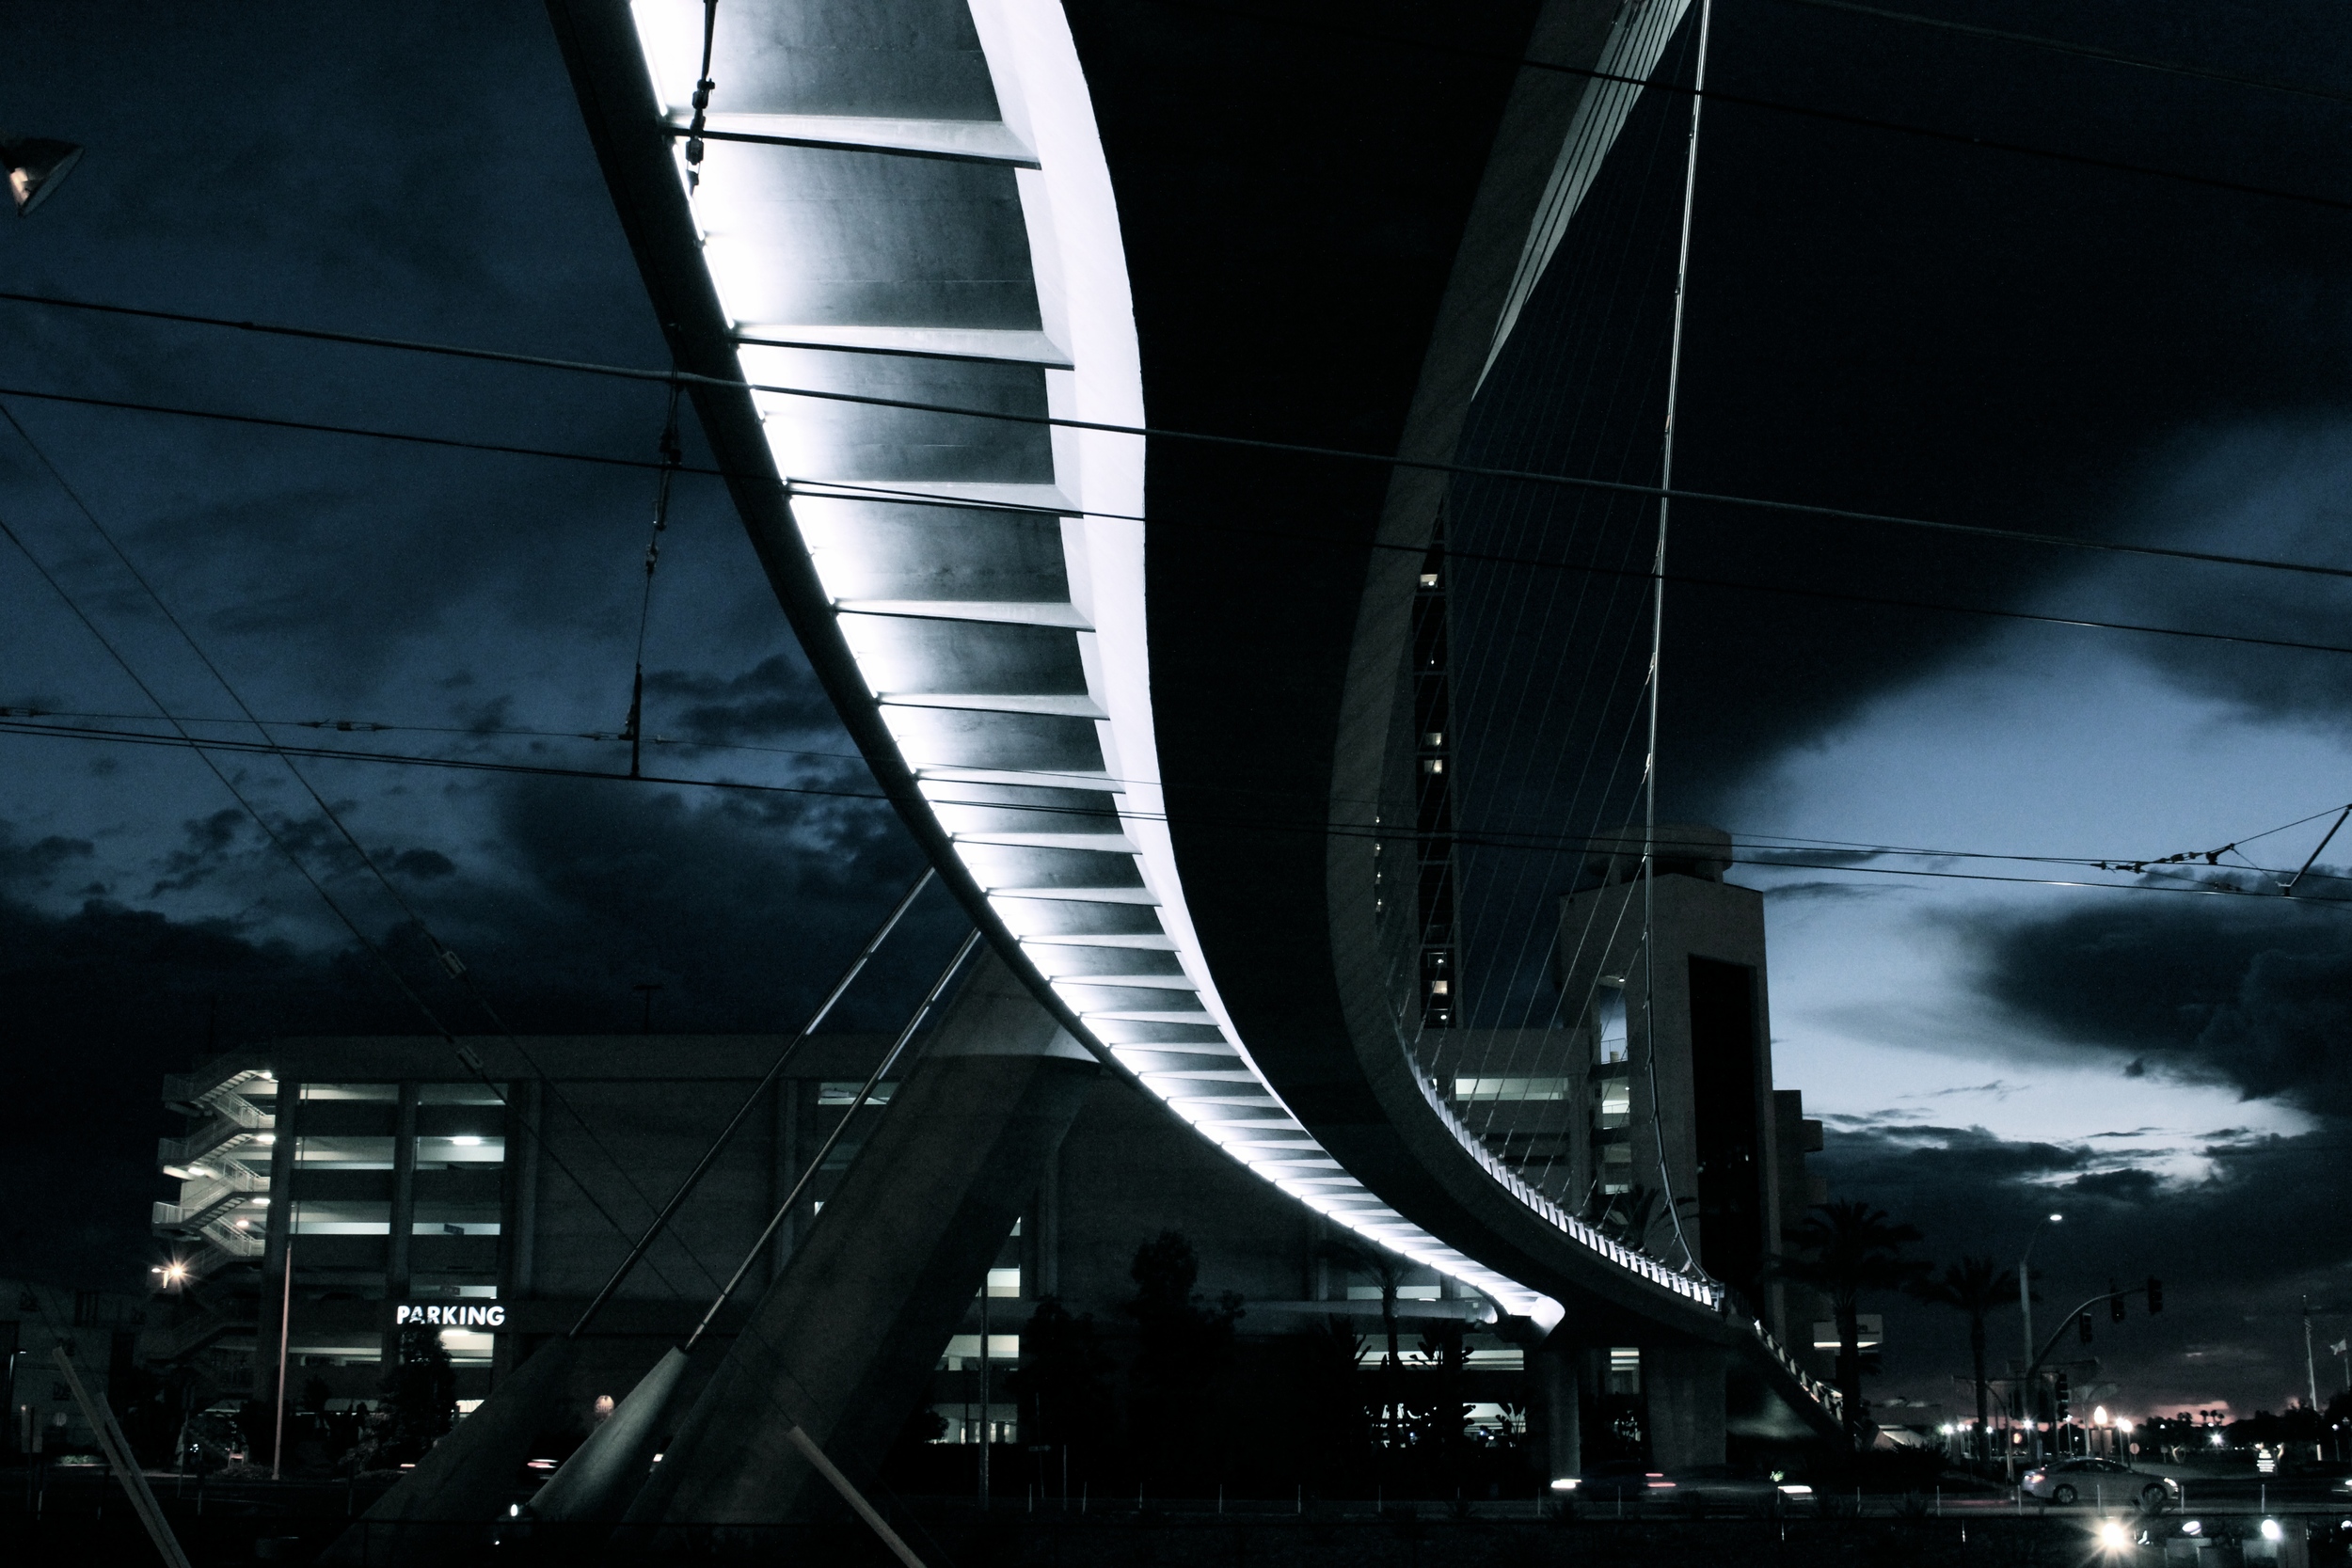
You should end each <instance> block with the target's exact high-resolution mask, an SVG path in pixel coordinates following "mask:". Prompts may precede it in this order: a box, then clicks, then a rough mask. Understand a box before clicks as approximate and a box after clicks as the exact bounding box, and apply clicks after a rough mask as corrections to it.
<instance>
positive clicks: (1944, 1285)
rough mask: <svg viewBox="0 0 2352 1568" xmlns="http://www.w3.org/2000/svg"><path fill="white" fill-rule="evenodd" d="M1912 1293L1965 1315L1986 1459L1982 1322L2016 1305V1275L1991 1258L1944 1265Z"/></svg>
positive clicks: (1986, 1403)
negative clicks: (1973, 1362) (1989, 1316)
mask: <svg viewBox="0 0 2352 1568" xmlns="http://www.w3.org/2000/svg"><path fill="white" fill-rule="evenodd" d="M1911 1293H1912V1294H1913V1295H1915V1296H1917V1297H1918V1298H1919V1299H1920V1300H1921V1301H1926V1302H1933V1303H1934V1304H1935V1305H1936V1306H1938V1307H1951V1308H1952V1309H1953V1310H1955V1311H1960V1312H1965V1313H1967V1314H1968V1354H1970V1356H1972V1357H1973V1358H1974V1360H1975V1363H1976V1372H1977V1457H1978V1458H1979V1459H1984V1458H1988V1457H1990V1454H1991V1449H1988V1448H1987V1447H1986V1445H1987V1444H1988V1443H1989V1442H1990V1441H1991V1440H1992V1439H1991V1433H1992V1425H1991V1418H1990V1415H1989V1410H1990V1402H1989V1401H1988V1399H1987V1397H1986V1384H1985V1378H1984V1319H1985V1314H1986V1313H1988V1312H1991V1311H1993V1310H1994V1309H1995V1308H1997V1307H2009V1306H2012V1305H2014V1304H2015V1302H2016V1300H2017V1271H2016V1270H2015V1269H2005V1268H2002V1267H2001V1266H2000V1265H1999V1264H1997V1263H1995V1262H1994V1260H1993V1259H1990V1258H1963V1259H1961V1260H1960V1261H1959V1262H1957V1263H1947V1264H1946V1265H1944V1272H1943V1273H1941V1274H1932V1275H1922V1276H1920V1277H1919V1278H1917V1279H1915V1280H1913V1281H1912V1282H1911Z"/></svg>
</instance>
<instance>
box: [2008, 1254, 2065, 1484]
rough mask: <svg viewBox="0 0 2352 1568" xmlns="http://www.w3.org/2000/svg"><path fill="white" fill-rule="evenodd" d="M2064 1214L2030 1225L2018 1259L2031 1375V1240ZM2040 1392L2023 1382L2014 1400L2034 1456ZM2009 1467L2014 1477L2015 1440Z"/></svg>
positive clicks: (2019, 1298) (2039, 1434) (2029, 1374)
mask: <svg viewBox="0 0 2352 1568" xmlns="http://www.w3.org/2000/svg"><path fill="white" fill-rule="evenodd" d="M2065 1218H2066V1216H2065V1215H2064V1214H2045V1215H2044V1216H2042V1220H2041V1222H2040V1223H2039V1224H2037V1225H2036V1226H2035V1227H2033V1234H2032V1235H2030V1236H2028V1237H2026V1250H2025V1251H2024V1252H2023V1253H2021V1254H2020V1255H2019V1256H2018V1259H2017V1310H2018V1312H2019V1313H2020V1314H2021V1315H2022V1316H2023V1317H2024V1318H2025V1321H2026V1372H2025V1375H2026V1377H2027V1378H2031V1377H2032V1376H2033V1272H2032V1270H2031V1269H2030V1268H2029V1267H2028V1265H2029V1264H2030V1263H2031V1262H2032V1261H2033V1249H2034V1243H2037V1242H2039V1241H2041V1240H2042V1230H2043V1229H2044V1228H2045V1227H2049V1226H2052V1225H2056V1224H2058V1223H2059V1222H2061V1221H2063V1220H2064V1219H2065ZM2039 1392H2040V1390H2039V1389H2029V1388H2026V1387H2025V1386H2023V1385H2022V1384H2021V1385H2020V1386H2019V1388H2018V1390H2017V1402H2018V1404H2019V1405H2020V1406H2022V1407H2023V1409H2024V1411H2025V1415H2026V1431H2027V1432H2029V1433H2032V1435H2031V1436H2029V1437H2027V1438H2026V1442H2027V1443H2028V1444H2029V1445H2030V1446H2031V1447H2032V1449H2033V1457H2035V1458H2036V1459H2039V1458H2041V1457H2042V1429H2041V1411H2042V1401H2041V1400H2040V1399H2038V1398H2036V1397H2035V1396H2036V1395H2037V1394H2038V1393H2039ZM2009 1468H2010V1475H2011V1476H2012V1477H2014V1476H2015V1475H2016V1473H2017V1445H2016V1444H2014V1443H2011V1444H2010V1446H2009Z"/></svg>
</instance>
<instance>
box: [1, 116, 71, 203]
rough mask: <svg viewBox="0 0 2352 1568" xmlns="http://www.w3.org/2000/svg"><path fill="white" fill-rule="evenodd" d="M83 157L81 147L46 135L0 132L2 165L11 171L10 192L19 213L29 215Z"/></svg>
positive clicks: (9, 177)
mask: <svg viewBox="0 0 2352 1568" xmlns="http://www.w3.org/2000/svg"><path fill="white" fill-rule="evenodd" d="M81 161H82V149H81V148H80V147H78V146H76V145H75V144H74V143H72V142H70V141H55V140H52V139H51V138H49V137H47V136H0V168H6V169H7V170H8V194H9V195H10V196H12V197H14V198H16V215H17V216H18V217H30V216H31V215H32V212H33V209H34V208H36V207H38V206H40V204H41V202H42V201H43V200H44V199H46V198H47V197H48V195H49V193H50V192H51V191H52V190H54V189H55V188H56V184H57V182H58V181H60V180H63V179H64V178H65V177H66V176H67V175H68V174H70V173H71V172H72V169H73V166H74V165H75V164H78V163H80V162H81Z"/></svg>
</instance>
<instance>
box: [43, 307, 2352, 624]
mask: <svg viewBox="0 0 2352 1568" xmlns="http://www.w3.org/2000/svg"><path fill="white" fill-rule="evenodd" d="M0 300H9V301H13V302H16V303H19V304H30V305H41V306H50V307H56V308H59V309H96V310H106V311H113V312H120V313H128V314H135V315H147V316H157V317H161V318H163V319H167V320H171V321H177V322H183V323H187V324H191V325H206V326H218V327H227V328H233V329H237V330H247V331H256V332H266V333H270V334H273V335H276V336H280V337H290V338H316V339H319V340H321V341H328V342H340V343H347V344H356V345H358V346H365V347H373V348H384V349H392V350H399V351H404V352H410V353H419V354H429V355H440V356H451V357H456V358H462V359H477V360H487V361H492V362H497V363H502V364H512V365H518V366H524V367H529V368H536V369H544V370H556V371H567V372H579V373H583V374H594V375H605V376H612V377H618V378H621V379H626V380H631V381H640V382H659V383H664V384H679V385H687V386H695V385H702V386H710V387H715V388H722V389H729V390H740V391H755V392H769V393H773V394H776V395H779V396H787V397H806V398H814V399H819V400H823V401H828V402H840V403H851V404H863V405H868V406H873V407H881V408H898V409H905V410H909V411H912V412H917V413H934V414H946V415H953V416H959V417H963V418H970V419H984V420H999V421H1006V422H1011V423H1021V424H1040V425H1047V426H1052V427H1054V428H1059V429H1074V430H1086V431H1092V432H1096V433H1101V434H1108V435H1120V436H1156V437H1160V438H1163V439H1168V440H1185V441H1200V442H1206V443H1211V444H1216V445H1232V446H1242V447H1247V448H1249V449H1252V450H1257V451H1285V452H1291V453H1294V454H1295V455H1300V456H1311V457H1318V458H1329V459H1335V460H1342V461H1349V462H1361V463H1374V464H1383V465H1388V466H1391V467H1410V468H1416V469H1422V470H1426V471H1431V472H1439V473H1449V474H1455V475H1470V476H1474V477H1480V478H1490V479H1506V480H1513V481H1517V482H1519V483H1534V484H1556V485H1564V486H1568V487H1571V488H1582V489H1594V490H1610V491H1616V492H1619V493H1622V494H1626V495H1632V496H1640V497H1643V498H1645V499H1673V500H1679V501H1688V502H1692V503H1703V504H1712V505H1722V506H1738V507H1747V508H1752V509H1756V510H1762V511H1767V512H1778V513H1787V514H1793V515H1805V516H1818V517H1822V518H1826V519H1830V520H1833V521H1839V522H1851V523H1867V524H1873V525H1878V526H1891V527H1901V528H1917V529H1928V530H1931V531H1937V532H1945V533H1958V534H1966V535H1970V536H1974V537H1980V538H1990V539H1999V540H2004V541H2009V542H2012V543H2027V544H2035V545H2044V546H2052V547H2056V548H2064V549H2083V550H2095V551H2105V552H2109V553H2115V554H2123V555H2140V556H2150V557H2154V558H2158V559H2166V560H2179V561H2194V562H2205V563H2207V564H2213V565H2224V566H2244V567H2249V568H2256V569H2261V570H2268V571H2286V572H2300V573H2306V574H2311V575H2315V576H2321V577H2335V578H2352V566H2328V565H2324V564H2320V563H2316V562H2289V561H2278V560H2272V559H2266V558H2263V557H2256V556H2238V555H2230V554H2225V553H2221V552H2217V551H2209V550H2189V549H2179V548H2173V547H2170V546H2158V545H2134V544H2124V543H2121V542H2118V541H2112V540H2098V539H2083V538H2076V537H2070V536H2068V535H2066V534H2055V533H2037V532H2028V531H2022V530H2015V529H2001V528H1993V527H1989V526H1985V525H1981V524H1968V523H1952V522H1944V521H1938V520H1935V519H1931V518H1924V517H1907V516H1903V515H1899V514H1893V513H1879V512H1866V511H1859V510H1855V509H1853V508H1848V507H1832V506H1820V505H1815V504H1813V503H1810V502H1804V501H1788V500H1776V499H1770V498H1765V497H1756V496H1740V495H1733V494H1727V493H1714V492H1706V491H1677V490H1668V489H1665V488H1663V487H1661V486H1659V485H1653V484H1641V483H1632V482H1628V481H1612V480H1602V479H1588V478H1584V477H1581V476H1578V475H1573V474H1547V473H1540V472H1531V471H1527V470H1522V469H1510V468H1496V467H1477V466H1474V465H1467V464H1458V463H1453V464H1449V463H1437V462H1431V461H1426V460H1422V459H1415V458H1404V457H1397V456H1393V455H1383V454H1381V453H1378V452H1366V451H1351V450H1349V449H1346V448H1335V447H1319V446H1313V445H1309V444H1305V443H1299V442H1290V441H1274V440H1262V439H1258V438H1255V437H1250V436H1226V435H1217V434H1214V433H1208V432H1200V431H1185V430H1175V429H1168V428H1164V427H1161V426H1153V425H1120V424H1108V423H1104V422H1100V421H1089V420H1071V419H1067V418H1063V417H1060V416H1057V415H1049V414H1021V413H1011V412H1007V411H1004V410H998V409H987V408H973V407H968V406H961V405H955V404H930V403H918V402H914V401H913V400H910V399H904V398H888V397H882V396H877V395H871V394H866V393H853V392H836V391H828V390H824V389H821V388H806V387H785V386H776V385H771V384H767V383H760V382H748V381H737V380H729V379H727V378H725V377H721V376H698V375H693V374H691V373H689V372H681V371H662V370H652V369H647V368H644V367H639V366H628V365H611V364H603V363H598V362H595V361H589V360H576V359H559V358H551V357H548V356H539V355H524V354H510V353H506V352H504V351H501V350H493V349H476V348H468V347H464V346H462V345H456V344H449V343H430V342H422V341H414V340H409V339H400V338H384V337H369V336H361V335H359V334H354V333H342V332H328V331H323V330H319V329H315V328H310V327H293V326H283V325H263V324H260V323H253V322H241V321H234V320H231V319H229V318H227V317H214V316H196V315H190V314H186V313H183V312H174V311H158V310H148V309H138V308H134V307H129V306H113V305H101V304H98V303H96V302H92V301H87V300H75V299H68V298H64V297H61V296H56V295H48V294H26V293H8V292H5V291H0ZM0 396H8V397H24V398H34V399H40V400H43V401H47V402H53V403H66V404H83V405H86V406H91V407H102V408H119V409H125V410H129V411H133V412H137V413H151V414H167V415H176V416H181V417H184V418H193V419H212V420H229V421H230V422H235V423H245V424H256V425H265V426H275V427H278V428H283V429H290V430H299V431H306V432H310V433H315V434H325V435H341V436H363V437H370V438H374V439H382V440H393V441H406V442H414V443H420V444H423V445H428V446H442V447H451V448H456V449H459V450H466V451H484V452H490V453H498V454H503V455H512V456H526V457H543V458H553V459H560V460H564V461H569V462H584V463H596V464H602V465H606V466H610V467H631V468H648V469H660V468H661V467H665V466H667V465H665V464H664V463H661V462H655V461H648V460H645V459H642V458H622V457H612V456H608V455H604V454H599V453H594V452H578V451H557V450H549V449H546V448H536V447H525V446H517V445H514V444H511V443H501V442H484V441H469V440H464V439H460V438H457V437H452V436H421V435H415V434H408V433H403V432H395V431H386V430H380V429H376V428H373V427H365V426H355V425H337V424H328V423H323V422H317V421H309V420H279V419H274V418H269V417H265V416H261V415H249V414H235V413H227V412H222V411H217V410H211V409H199V408H188V407H184V406H174V405H169V404H151V403H140V402H135V401H131V400H125V399H115V398H101V397H95V396H87V395H80V394H69V393H62V392H55V391H44V390H40V389H38V388H13V387H8V388H0ZM675 471H677V472H680V473H691V474H695V475H699V476H708V477H718V478H732V477H750V478H754V479H766V478H769V477H770V476H768V475H764V474H754V475H750V476H740V475H735V474H733V473H732V472H731V471H730V470H726V469H722V468H711V467H698V466H695V467H690V466H682V465H681V466H677V467H676V468H675ZM786 483H787V484H789V485H792V486H794V487H795V488H796V489H800V490H803V491H804V492H806V493H810V494H821V493H822V491H821V490H819V489H818V488H816V487H818V486H822V487H823V489H826V490H840V491H844V492H847V493H851V494H855V493H860V492H862V491H871V492H872V493H875V494H888V493H889V492H888V491H887V490H886V489H884V488H883V487H880V486H860V485H857V484H854V483H840V482H834V481H827V480H797V481H795V480H787V481H786ZM907 499H910V500H914V499H920V500H925V501H930V502H931V503H932V504H935V505H936V504H949V505H953V504H956V503H955V502H953V501H946V502H943V501H942V500H941V498H940V497H938V496H937V495H936V494H927V495H922V496H919V497H918V496H914V495H913V494H909V495H908V496H907ZM1005 509H1006V510H1044V509H1024V508H1019V507H1009V508H1005ZM1056 515H1077V514H1074V513H1073V512H1069V511H1063V512H1057V514H1056ZM1083 515H1088V516H1095V517H1104V518H1110V519H1118V520H1126V521H1135V522H1140V521H1144V520H1146V519H1143V518H1140V517H1125V518H1123V519H1121V518H1120V515H1119V514H1114V513H1104V512H1087V513H1085V514H1083ZM1184 526H1186V527H1199V526H1200V525H1197V524H1186V525H1184ZM1340 547H1348V548H1367V547H1375V546H1365V545H1358V546H1340ZM1386 547H1389V548H1402V547H1406V546H1386Z"/></svg>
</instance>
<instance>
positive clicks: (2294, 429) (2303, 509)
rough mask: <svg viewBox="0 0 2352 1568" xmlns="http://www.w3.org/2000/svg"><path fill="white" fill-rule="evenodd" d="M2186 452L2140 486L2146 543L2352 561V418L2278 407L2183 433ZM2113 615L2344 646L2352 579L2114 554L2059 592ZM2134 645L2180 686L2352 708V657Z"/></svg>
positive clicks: (2327, 716) (2283, 713) (2315, 715)
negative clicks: (2258, 417)
mask: <svg viewBox="0 0 2352 1568" xmlns="http://www.w3.org/2000/svg"><path fill="white" fill-rule="evenodd" d="M2180 445H2181V447H2182V449H2183V450H2184V451H2185V454H2186V455H2185V456H2184V457H2183V458H2182V459H2180V460H2179V461H2177V462H2175V463H2172V464H2170V465H2168V466H2167V467H2165V468H2164V469H2163V470H2161V471H2160V472H2159V473H2158V474H2156V475H2155V476H2153V478H2152V479H2151V480H2150V481H2149V482H2148V483H2146V485H2145V486H2144V487H2143V499H2142V500H2141V502H2140V510H2141V511H2142V513H2143V515H2145V516H2146V518H2147V520H2148V536H2149V539H2150V542H2151V543H2157V544H2164V545H2169V546H2176V547H2182V548H2188V549H2201V550H2210V551H2217V552H2223V553H2227V554H2232V555H2239V556H2257V557H2265V558H2268V559H2272V560H2280V561H2293V562H2311V563H2314V564H2318V565H2323V566H2334V567H2352V550H2347V549H2346V547H2345V545H2344V537H2345V532H2344V524H2345V522H2346V520H2347V519H2348V518H2352V509H2347V508H2346V506H2345V504H2344V494H2345V484H2346V483H2347V482H2348V481H2352V422H2347V421H2345V420H2343V419H2342V418H2341V417H2339V416H2337V415H2336V414H2334V413H2333V412H2332V411H2331V412H2330V413H2329V414H2328V415H2327V416H2325V417H2316V416H2313V415H2310V414H2296V415H2290V414H2281V415H2280V416H2278V417H2276V418H2275V419H2273V420H2266V421H2264V422H2262V423H2259V424H2253V425H2243V424H2241V425H2237V426H2233V427H2222V428H2216V429H2210V430H2205V431H2199V432H2191V433H2185V436H2184V438H2183V440H2182V442H2181V443H2180ZM2065 592H2066V593H2067V594H2068V596H2069V597H2071V598H2072V599H2073V600H2074V602H2076V603H2078V604H2082V605H2085V606H2089V607H2091V609H2092V610H2094V611H2095V612H2098V613H2104V614H2107V615H2111V616H2113V617H2114V618H2116V619H2121V620H2130V621H2136V622H2139V623H2141V624H2147V625H2157V626H2194V627H2199V628H2202V629H2207V630H2214V631H2224V632H2230V633H2233V634H2237V635H2242V636H2248V637H2258V638H2271V639H2280V640H2284V641H2299V642H2312V643H2318V644H2321V645H2322V646H2343V645H2344V644H2345V642H2346V639H2345V637H2344V626H2345V625H2346V622H2347V619H2348V618H2352V581H2346V580H2344V578H2327V577H2314V576H2304V575H2296V574H2287V573H2280V572H2268V571H2254V570H2249V569H2244V568H2228V567H2216V566H2185V565H2182V564H2180V563H2176V562H2144V561H2143V562H2111V563H2106V564H2103V565H2102V567H2101V568H2100V569H2099V570H2098V571H2096V572H2094V573H2090V574H2086V576H2085V578H2083V580H2081V581H2079V582H2077V583H2075V584H2073V585H2070V586H2069V588H2068V589H2067V590H2066V591H2065ZM2132 646H2133V648H2134V651H2135V652H2136V653H2137V655H2138V657H2142V658H2144V659H2146V660H2147V661H2149V662H2150V663H2152V664H2153V665H2154V666H2156V667H2157V668H2158V669H2160V670H2162V671H2163V672H2164V673H2166V674H2167V675H2168V676H2169V678H2170V679H2172V680H2173V681H2175V682H2176V683H2177V684H2179V685H2180V686H2181V687H2183V688H2184V689H2187V690H2189V691H2192V692H2195V693H2198V694H2201V695H2204V696H2210V697H2217V698H2220V699H2222V700H2224V701H2226V702H2229V703H2231V704H2233V705H2236V706H2238V707H2240V708H2242V709H2244V710H2245V711H2247V712H2248V713H2249V714H2251V715H2254V716H2257V717H2259V718H2263V719H2271V720H2279V719H2284V720H2290V721H2303V722H2326V721H2340V720H2341V719H2342V717H2343V716H2344V712H2345V710H2346V709H2347V708H2352V657H2345V656H2344V655H2340V654H2323V653H2303V652H2294V651H2289V650H2284V649H2278V648H2265V647H2257V646H2251V645H2245V644H2233V643H2226V642H2196V641H2181V640H2177V639H2169V638H2143V639H2138V640H2136V641H2135V642H2134V643H2133V644H2132Z"/></svg>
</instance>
